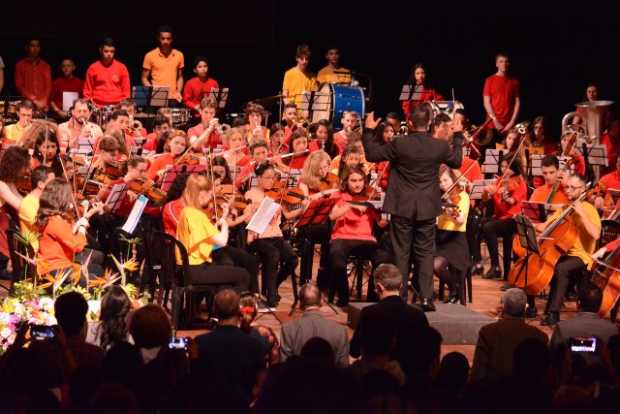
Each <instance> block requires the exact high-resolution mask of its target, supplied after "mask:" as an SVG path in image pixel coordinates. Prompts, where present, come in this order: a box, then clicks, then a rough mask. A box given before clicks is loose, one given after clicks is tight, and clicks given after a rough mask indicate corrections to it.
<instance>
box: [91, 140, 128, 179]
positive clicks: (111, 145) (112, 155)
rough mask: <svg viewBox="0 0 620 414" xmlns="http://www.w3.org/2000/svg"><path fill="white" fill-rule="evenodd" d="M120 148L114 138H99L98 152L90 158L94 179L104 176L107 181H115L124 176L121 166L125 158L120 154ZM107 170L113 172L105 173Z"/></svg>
mask: <svg viewBox="0 0 620 414" xmlns="http://www.w3.org/2000/svg"><path fill="white" fill-rule="evenodd" d="M120 148H121V146H120V144H119V142H118V140H117V139H116V138H114V137H111V136H107V135H104V136H103V137H102V138H101V142H100V143H99V152H98V153H97V154H96V155H95V156H94V157H93V158H92V162H91V167H90V170H91V171H92V172H93V176H94V177H96V176H102V175H104V176H107V179H109V180H115V179H118V178H120V177H121V176H122V175H123V174H124V171H123V164H124V161H126V160H127V158H126V157H125V156H124V155H123V154H122V153H121V152H120ZM109 167H112V168H109ZM107 169H110V170H114V172H113V173H112V172H108V173H106V170H107Z"/></svg>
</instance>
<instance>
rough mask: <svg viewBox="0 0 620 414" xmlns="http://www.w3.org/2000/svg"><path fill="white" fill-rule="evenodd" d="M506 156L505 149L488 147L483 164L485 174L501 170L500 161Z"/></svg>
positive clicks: (482, 168)
mask: <svg viewBox="0 0 620 414" xmlns="http://www.w3.org/2000/svg"><path fill="white" fill-rule="evenodd" d="M503 157H504V150H498V149H493V148H487V150H486V151H485V155H484V163H483V164H482V165H481V168H480V169H481V170H482V173H483V174H497V173H498V172H499V163H500V161H501V159H502V158H503Z"/></svg>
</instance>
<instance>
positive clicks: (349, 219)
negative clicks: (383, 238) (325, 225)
mask: <svg viewBox="0 0 620 414" xmlns="http://www.w3.org/2000/svg"><path fill="white" fill-rule="evenodd" d="M366 190H367V188H366V174H365V173H364V171H363V170H362V169H361V168H360V167H359V166H357V167H352V168H349V169H347V170H346V172H345V174H344V176H343V179H342V184H341V186H340V192H339V193H338V194H336V195H334V197H336V198H338V202H337V203H336V205H335V206H334V207H333V209H332V211H331V212H330V214H329V218H330V220H331V221H332V227H333V228H332V233H331V243H330V259H331V269H330V270H331V272H330V273H331V275H332V280H331V282H330V287H332V288H333V289H335V291H336V292H337V294H338V302H337V305H338V306H341V307H343V306H347V305H348V304H349V282H348V280H347V258H348V257H349V255H351V254H355V255H356V256H364V257H366V258H368V259H370V260H371V261H373V263H374V259H375V251H376V249H377V240H376V239H375V236H374V235H373V228H374V226H375V224H376V223H377V220H378V219H379V214H378V212H377V211H376V210H375V209H373V208H370V207H369V206H366V205H363V204H356V203H355V200H356V198H364V196H366ZM333 289H330V290H333ZM330 299H333V292H331V291H330Z"/></svg>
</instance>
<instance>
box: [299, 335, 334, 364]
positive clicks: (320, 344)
mask: <svg viewBox="0 0 620 414" xmlns="http://www.w3.org/2000/svg"><path fill="white" fill-rule="evenodd" d="M300 355H301V357H302V358H306V359H310V360H313V361H316V362H319V363H324V364H330V365H331V364H334V363H335V358H336V356H335V355H334V350H333V349H332V346H331V345H330V344H329V342H327V341H326V340H325V339H323V338H321V337H318V336H315V337H314V338H310V339H308V340H307V341H306V343H305V344H304V346H303V347H302V348H301V353H300Z"/></svg>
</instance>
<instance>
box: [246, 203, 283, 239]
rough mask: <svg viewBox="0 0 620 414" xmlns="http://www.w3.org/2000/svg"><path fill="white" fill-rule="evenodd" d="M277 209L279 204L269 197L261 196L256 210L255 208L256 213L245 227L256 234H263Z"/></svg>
mask: <svg viewBox="0 0 620 414" xmlns="http://www.w3.org/2000/svg"><path fill="white" fill-rule="evenodd" d="M279 209H280V205H279V204H278V203H276V202H275V201H273V200H272V199H271V198H269V197H265V198H263V201H261V203H260V206H259V207H258V210H256V213H254V215H253V216H252V219H251V220H250V222H249V223H248V225H247V226H246V227H245V228H246V229H248V230H252V231H253V232H256V233H258V234H263V233H264V232H265V230H267V227H268V226H269V223H271V220H273V217H274V216H275V215H276V213H277V212H278V210H279Z"/></svg>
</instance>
